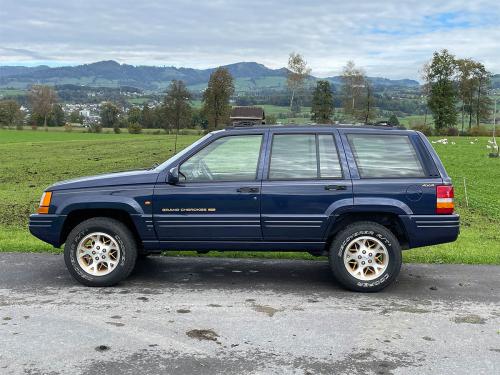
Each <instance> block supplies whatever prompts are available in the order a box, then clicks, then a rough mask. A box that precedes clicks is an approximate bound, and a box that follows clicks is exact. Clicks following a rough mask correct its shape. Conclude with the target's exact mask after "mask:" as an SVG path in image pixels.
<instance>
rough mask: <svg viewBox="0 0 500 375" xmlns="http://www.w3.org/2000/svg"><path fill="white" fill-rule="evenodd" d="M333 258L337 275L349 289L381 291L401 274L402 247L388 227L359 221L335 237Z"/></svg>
mask: <svg viewBox="0 0 500 375" xmlns="http://www.w3.org/2000/svg"><path fill="white" fill-rule="evenodd" d="M329 258H330V267H331V268H332V272H333V276H334V277H335V279H336V280H337V281H338V282H339V283H340V284H342V285H343V286H344V287H345V288H347V289H350V290H353V291H356V292H378V291H379V290H382V289H384V288H385V287H386V286H388V285H389V284H391V283H392V282H393V281H394V280H395V279H396V277H397V276H398V275H399V271H400V269H401V246H400V244H399V241H398V240H397V238H396V237H395V236H394V234H393V233H392V232H391V231H390V230H388V229H387V228H386V227H384V226H382V225H380V224H377V223H373V222H358V223H354V224H351V225H349V226H347V227H346V228H345V229H343V230H342V231H340V232H339V233H338V234H337V235H336V236H335V239H334V241H333V242H332V245H331V247H330V254H329Z"/></svg>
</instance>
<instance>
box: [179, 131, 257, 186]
mask: <svg viewBox="0 0 500 375" xmlns="http://www.w3.org/2000/svg"><path fill="white" fill-rule="evenodd" d="M261 143H262V135H261V134H257V135H231V136H227V137H222V138H219V139H217V140H215V141H213V142H212V143H210V144H209V145H208V146H206V147H205V148H203V149H202V150H200V151H199V152H198V153H196V154H195V155H193V156H192V157H191V158H189V159H188V160H186V161H185V162H184V163H183V164H182V165H181V166H180V168H179V172H180V173H179V178H180V179H181V181H186V182H207V181H253V180H255V179H256V178H257V164H258V163H259V156H260V147H261Z"/></svg>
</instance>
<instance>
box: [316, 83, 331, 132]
mask: <svg viewBox="0 0 500 375" xmlns="http://www.w3.org/2000/svg"><path fill="white" fill-rule="evenodd" d="M333 112H334V107H333V94H332V88H331V86H330V82H328V81H318V82H317V83H316V88H315V89H314V93H313V98H312V106H311V114H312V115H311V118H312V119H313V120H314V121H316V122H317V123H319V124H328V123H330V122H331V118H332V116H333Z"/></svg>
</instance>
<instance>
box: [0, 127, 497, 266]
mask: <svg viewBox="0 0 500 375" xmlns="http://www.w3.org/2000/svg"><path fill="white" fill-rule="evenodd" d="M198 137H199V136H197V135H183V136H179V145H180V146H181V147H185V146H187V145H189V144H190V143H192V142H193V141H194V140H195V139H197V138H198ZM435 139H437V138H433V140H435ZM475 139H476V138H468V137H455V138H449V141H450V142H449V143H448V144H446V145H444V144H439V143H436V144H434V147H435V148H436V150H437V152H438V153H439V155H440V157H441V159H442V160H443V162H444V164H445V166H446V168H447V170H448V173H449V174H450V175H451V177H452V178H453V180H454V184H455V196H456V204H457V210H458V212H459V213H460V214H461V216H462V233H461V235H460V237H459V240H458V241H456V242H454V243H451V244H444V245H439V246H434V247H429V248H421V249H415V250H411V251H407V252H405V253H404V259H405V261H407V262H433V263H485V264H500V160H499V159H492V158H488V156H487V155H488V152H489V150H488V149H487V148H486V146H487V144H488V138H485V137H481V138H477V141H476V140H475ZM173 142H174V136H173V135H150V134H141V135H130V134H128V133H124V134H118V135H116V134H89V133H79V132H71V133H68V132H57V131H50V132H44V131H41V130H38V131H27V130H25V131H14V130H0V161H1V162H0V251H33V252H40V251H54V252H60V251H61V250H60V249H53V248H52V247H51V246H50V245H47V244H44V243H43V242H41V241H38V240H37V239H35V238H34V237H32V236H31V235H30V234H29V233H28V231H27V229H26V226H27V221H28V216H29V214H30V213H32V212H34V211H35V208H36V206H37V204H38V200H39V198H40V195H41V193H42V192H43V190H44V189H45V188H46V187H47V186H49V185H51V184H52V183H54V182H56V181H59V180H64V179H68V178H72V177H77V176H85V175H93V174H98V173H105V172H112V171H123V170H130V169H135V168H147V167H150V166H151V165H152V164H153V163H155V162H161V161H163V160H166V159H167V158H168V157H169V156H170V155H171V154H172V152H173ZM451 142H455V144H452V143H451ZM471 142H472V144H471ZM464 178H465V184H466V187H467V193H468V207H467V205H466V200H465V189H464ZM174 254H175V253H174ZM211 254H212V253H211ZM214 255H215V256H221V254H218V253H214ZM222 256H246V257H283V258H302V259H304V258H306V259H309V258H311V256H310V255H308V254H304V253H279V254H278V253H244V254H243V253H223V254H222Z"/></svg>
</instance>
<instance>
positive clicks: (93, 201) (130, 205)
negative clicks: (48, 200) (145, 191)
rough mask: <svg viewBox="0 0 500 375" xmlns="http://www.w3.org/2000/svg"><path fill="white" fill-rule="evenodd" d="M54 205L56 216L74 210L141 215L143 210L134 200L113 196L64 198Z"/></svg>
mask: <svg viewBox="0 0 500 375" xmlns="http://www.w3.org/2000/svg"><path fill="white" fill-rule="evenodd" d="M55 203H56V209H55V212H54V213H55V214H56V215H68V214H69V213H70V212H72V211H75V210H85V209H103V208H104V209H116V210H122V211H125V212H127V213H128V214H130V215H142V214H144V210H143V209H142V207H141V206H140V205H139V203H137V201H136V200H134V199H133V198H129V197H123V196H113V195H103V196H99V195H88V196H86V195H85V194H83V195H80V194H78V196H74V197H65V198H64V199H62V200H60V201H59V202H55Z"/></svg>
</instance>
